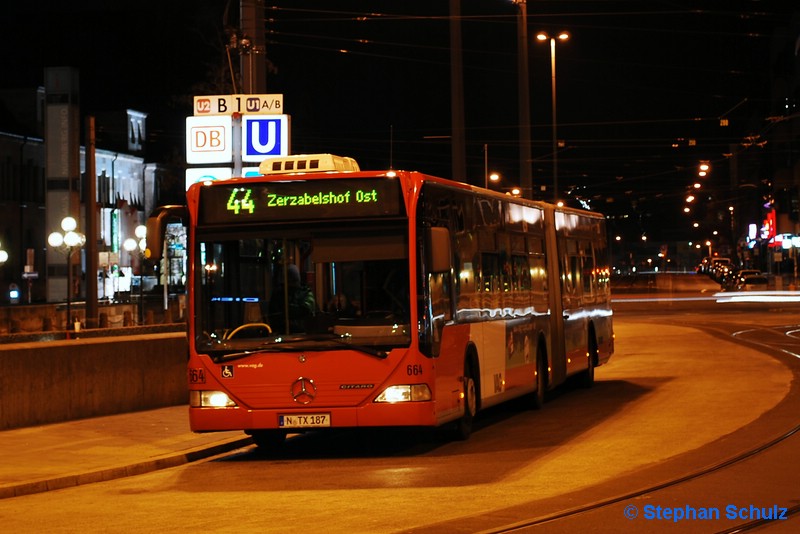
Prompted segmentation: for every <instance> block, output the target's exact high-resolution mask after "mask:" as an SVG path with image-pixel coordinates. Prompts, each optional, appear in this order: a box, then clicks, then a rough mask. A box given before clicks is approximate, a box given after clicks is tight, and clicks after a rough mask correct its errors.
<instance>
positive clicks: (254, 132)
mask: <svg viewBox="0 0 800 534" xmlns="http://www.w3.org/2000/svg"><path fill="white" fill-rule="evenodd" d="M288 155H289V115H253V116H248V115H244V116H242V161H257V162H260V161H261V160H263V159H264V158H265V157H267V156H288Z"/></svg>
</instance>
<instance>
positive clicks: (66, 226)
mask: <svg viewBox="0 0 800 534" xmlns="http://www.w3.org/2000/svg"><path fill="white" fill-rule="evenodd" d="M77 228H78V222H77V221H76V220H75V219H74V218H72V217H64V218H63V219H62V220H61V229H62V230H63V233H62V232H52V233H51V234H50V235H49V236H47V243H48V244H49V245H50V246H51V247H53V248H54V249H58V250H60V251H61V252H63V253H64V254H65V255H66V256H67V321H66V324H67V327H66V328H67V329H69V325H70V323H71V322H72V307H71V301H72V253H73V252H74V251H75V249H78V248H80V247H82V246H83V245H85V244H86V236H85V235H83V234H82V233H80V232H76V230H77Z"/></svg>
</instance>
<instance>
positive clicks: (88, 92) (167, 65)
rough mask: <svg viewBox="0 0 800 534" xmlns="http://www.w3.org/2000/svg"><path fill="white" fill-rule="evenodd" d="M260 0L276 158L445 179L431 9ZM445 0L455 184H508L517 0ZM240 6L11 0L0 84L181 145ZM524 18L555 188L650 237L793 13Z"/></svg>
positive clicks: (727, 138)
mask: <svg viewBox="0 0 800 534" xmlns="http://www.w3.org/2000/svg"><path fill="white" fill-rule="evenodd" d="M265 4H266V5H267V7H268V9H267V12H266V20H265V28H266V31H267V35H266V39H267V47H266V48H267V49H266V57H267V58H268V59H269V61H270V62H271V63H272V65H273V66H274V69H275V71H274V72H272V73H270V75H269V76H268V79H267V92H269V93H282V94H283V95H284V103H285V106H286V111H287V112H288V113H289V114H290V115H292V144H293V152H295V153H304V152H306V153H307V152H332V153H337V154H341V155H349V156H353V157H355V158H356V159H357V160H358V161H359V162H360V163H361V166H362V168H386V167H388V166H389V165H391V166H393V167H394V168H405V169H413V170H420V171H423V172H428V173H431V174H437V175H442V176H446V177H449V176H450V174H451V173H450V148H449V140H448V139H447V138H446V136H448V135H450V70H449V69H450V68H449V58H450V44H449V21H448V13H449V2H448V1H446V0H403V1H397V0H395V1H390V0H372V1H355V0H338V1H336V2H332V1H330V0H316V1H314V0H271V1H270V0H267V1H266V2H265ZM462 4H463V5H462V8H461V11H462V17H463V19H462V32H463V50H464V52H463V61H464V94H465V101H466V106H465V125H466V138H467V146H466V151H467V160H468V161H467V164H468V169H467V174H468V176H467V180H468V181H470V182H471V183H475V184H482V183H483V167H484V150H483V147H484V144H486V145H487V146H488V156H489V167H490V170H497V171H499V172H500V173H501V175H502V176H503V180H504V181H503V185H504V186H510V185H513V184H515V183H518V180H517V178H516V177H517V176H518V168H519V149H518V122H519V121H518V117H517V13H518V7H517V6H515V5H514V3H513V2H511V1H510V0H480V1H479V0H467V1H464V2H462ZM238 5H239V3H238V2H237V1H234V2H231V5H230V6H228V2H226V1H224V0H217V1H203V0H199V1H190V0H169V1H164V0H139V1H137V2H129V3H125V2H107V1H103V2H101V1H94V0H91V1H85V2H37V3H36V4H35V6H34V4H33V3H30V4H17V6H16V7H11V8H6V10H5V13H4V16H3V17H2V21H1V22H0V25H2V28H1V29H2V31H0V39H2V40H1V41H0V43H1V45H2V50H3V52H4V58H3V67H4V69H3V76H2V77H0V87H3V88H8V87H17V88H19V87H35V86H37V85H41V84H42V82H43V69H44V68H45V67H46V66H63V65H69V66H74V67H76V68H78V69H80V77H81V90H82V94H81V98H82V110H83V111H84V112H85V113H93V112H98V111H106V110H121V109H126V108H133V109H137V110H141V111H145V112H148V113H149V114H150V118H149V129H150V132H151V133H152V134H153V135H154V139H156V140H157V141H158V142H159V143H161V144H162V145H168V146H173V147H174V148H175V150H178V151H180V150H183V138H184V133H183V123H182V120H183V117H185V116H186V115H189V114H191V96H192V95H195V94H220V93H222V94H227V93H229V92H230V90H231V89H230V86H229V85H226V84H228V83H229V78H228V77H227V61H226V54H225V40H226V33H225V29H226V28H225V24H226V22H227V23H230V21H231V20H235V19H236V18H237V16H238V13H237V11H238ZM43 6H44V7H43ZM226 8H229V9H230V10H231V11H230V12H228V13H227V14H226ZM527 10H528V21H529V23H528V28H529V40H530V41H531V43H534V39H533V38H534V35H535V34H536V32H537V31H539V30H545V31H548V32H551V33H554V32H558V31H560V30H568V31H569V32H570V33H571V39H570V40H569V41H568V42H567V43H563V44H559V45H558V47H557V125H558V139H559V140H563V142H564V147H563V148H560V149H559V152H558V168H559V185H561V186H562V188H563V192H564V194H567V193H570V194H571V196H572V197H573V198H576V197H580V198H581V199H583V200H585V201H589V203H590V205H591V206H592V208H594V209H598V210H600V211H604V212H606V213H609V214H611V215H622V214H628V213H630V214H633V215H634V216H636V217H638V219H639V221H640V222H639V223H638V224H640V225H641V226H642V230H643V231H650V232H657V231H659V228H658V227H659V226H660V227H662V228H661V230H662V231H663V230H664V228H665V227H673V226H676V225H680V224H682V223H681V221H680V219H678V218H677V217H679V214H678V211H679V210H678V207H677V205H678V203H679V202H680V200H681V198H682V197H683V194H684V192H685V188H686V185H687V183H688V181H690V180H692V179H693V177H692V173H693V169H694V165H695V164H696V163H697V162H698V161H699V160H701V159H702V160H710V161H712V162H715V163H717V164H718V166H719V168H722V167H724V166H725V159H726V154H729V153H730V151H731V147H736V146H738V145H739V144H740V141H741V140H742V138H743V137H744V136H746V135H750V134H751V133H753V132H756V133H757V132H759V131H760V130H761V129H763V128H764V126H765V119H766V117H767V116H768V115H769V114H770V113H771V112H772V111H773V110H770V108H769V98H768V97H769V95H770V91H771V87H770V80H771V72H772V69H773V68H774V62H773V60H772V59H771V50H772V47H773V35H774V34H775V33H776V32H779V31H786V28H785V26H786V25H787V24H788V21H789V16H788V12H791V11H792V10H793V8H792V7H791V2H785V1H772V0H763V1H754V0H731V1H727V0H726V1H722V0H717V1H710V0H709V1H689V0H684V1H658V0H653V1H647V2H643V1H629V2H619V1H615V2H612V1H606V0H594V1H582V2H573V1H564V0H560V1H529V2H528V4H527ZM237 66H238V65H237ZM529 69H530V77H531V86H530V87H531V91H530V94H531V111H532V154H533V160H534V162H533V180H534V189H537V188H538V187H539V186H540V185H545V186H548V188H549V186H550V184H551V183H552V181H551V180H552V178H551V176H552V161H553V157H552V133H551V126H552V120H551V92H550V57H549V45H546V44H538V43H535V44H531V47H530V52H529ZM721 118H725V119H728V120H729V125H728V126H726V127H722V126H720V119H721ZM443 136H444V137H445V138H444V139H443V138H442V137H443ZM100 148H102V146H100ZM723 180H727V178H724V179H723ZM550 195H551V193H550V192H545V193H542V196H545V197H546V198H550ZM662 233H663V235H664V238H665V239H666V238H669V237H671V234H670V233H669V232H666V231H663V232H662Z"/></svg>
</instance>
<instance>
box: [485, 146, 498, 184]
mask: <svg viewBox="0 0 800 534" xmlns="http://www.w3.org/2000/svg"><path fill="white" fill-rule="evenodd" d="M489 181H492V182H499V181H500V175H499V174H497V173H496V172H493V173H492V174H489V145H487V144H486V143H484V144H483V187H485V188H486V189H489Z"/></svg>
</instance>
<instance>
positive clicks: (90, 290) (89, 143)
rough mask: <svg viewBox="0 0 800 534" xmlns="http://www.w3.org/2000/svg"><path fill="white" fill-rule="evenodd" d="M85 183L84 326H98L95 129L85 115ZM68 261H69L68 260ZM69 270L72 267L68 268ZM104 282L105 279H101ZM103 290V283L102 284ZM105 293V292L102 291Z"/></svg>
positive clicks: (90, 117) (92, 122)
mask: <svg viewBox="0 0 800 534" xmlns="http://www.w3.org/2000/svg"><path fill="white" fill-rule="evenodd" d="M85 157H86V163H85V168H86V184H85V188H84V191H85V194H86V198H84V201H83V205H84V206H85V207H86V208H85V209H86V226H85V229H84V231H85V232H86V326H87V327H88V328H97V327H98V326H99V324H98V323H99V321H98V317H99V313H98V305H97V284H98V280H97V273H98V272H99V270H100V269H99V265H98V264H99V263H100V262H99V256H98V246H97V236H98V231H97V219H98V216H97V171H96V168H95V131H94V117H93V116H88V117H86V154H85ZM68 263H69V262H68ZM70 272H72V269H71V268H70ZM103 284H105V279H104V280H103ZM103 288H104V290H105V285H104V286H103ZM104 294H105V293H104Z"/></svg>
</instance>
